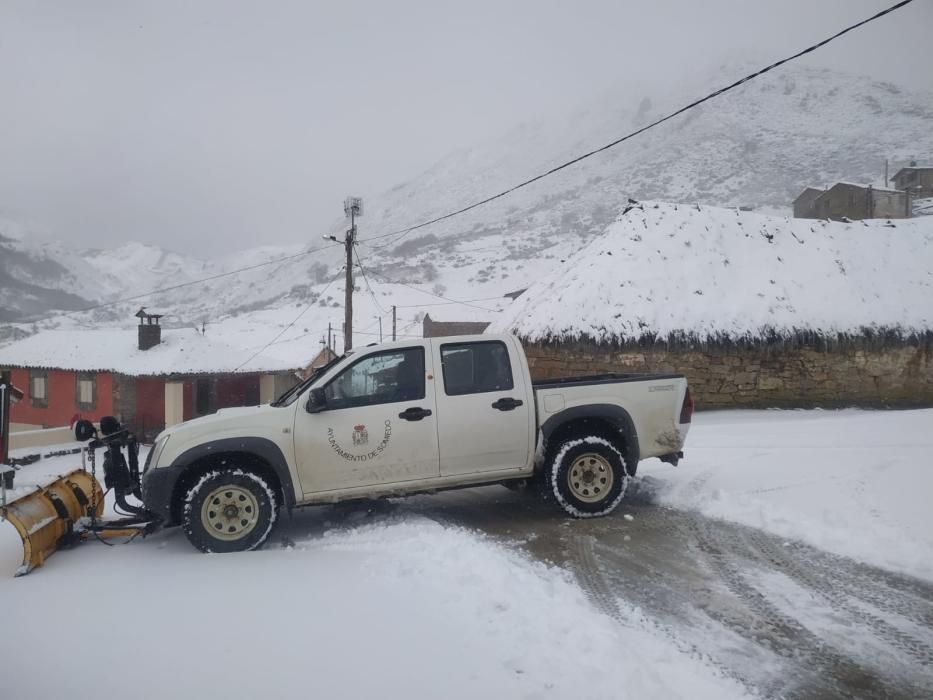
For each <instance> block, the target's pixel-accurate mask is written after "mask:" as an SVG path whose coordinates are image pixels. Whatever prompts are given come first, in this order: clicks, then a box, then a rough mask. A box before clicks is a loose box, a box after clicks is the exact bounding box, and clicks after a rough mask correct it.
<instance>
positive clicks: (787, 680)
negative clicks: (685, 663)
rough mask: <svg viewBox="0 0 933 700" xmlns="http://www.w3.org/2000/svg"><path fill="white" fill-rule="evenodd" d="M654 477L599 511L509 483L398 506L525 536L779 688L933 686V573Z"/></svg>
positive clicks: (547, 557) (759, 681) (601, 591)
mask: <svg viewBox="0 0 933 700" xmlns="http://www.w3.org/2000/svg"><path fill="white" fill-rule="evenodd" d="M643 481H647V482H648V487H647V488H645V487H644V485H643V487H642V488H641V489H639V490H638V491H637V492H636V493H635V494H633V495H632V497H631V498H629V497H627V500H626V502H625V503H624V504H623V506H622V507H621V508H620V511H619V512H617V513H616V514H614V515H612V516H610V517H608V518H603V519H598V520H588V521H568V520H565V519H563V518H562V517H560V516H559V515H557V514H556V513H555V511H554V508H553V506H552V505H550V506H549V505H548V504H544V503H542V502H541V501H539V500H538V499H537V498H535V497H534V496H533V495H532V494H520V493H519V494H516V493H511V492H509V491H506V490H505V489H501V490H498V489H495V488H490V489H473V490H470V491H462V492H457V493H450V494H443V495H441V496H436V497H433V498H431V499H428V498H419V499H413V500H412V501H409V502H407V503H402V504H399V505H395V506H393V507H394V508H398V509H403V510H407V509H413V510H414V511H416V512H419V513H422V514H425V515H428V516H429V517H431V518H435V519H438V520H441V521H442V522H449V523H452V524H458V525H463V526H466V527H471V528H477V529H479V530H481V531H483V532H486V533H489V534H490V535H493V536H495V537H497V538H502V539H503V540H505V541H512V542H517V543H519V545H520V546H521V548H522V549H524V550H526V551H527V552H529V553H530V554H531V555H533V556H535V557H537V558H540V559H542V560H544V561H549V562H553V563H555V564H558V565H561V566H563V567H566V568H567V569H569V570H570V571H572V572H574V574H575V575H576V577H577V579H578V581H579V582H580V584H581V586H582V587H583V588H584V590H586V591H587V593H588V595H589V596H590V598H591V600H593V602H594V603H595V604H596V605H597V606H598V607H599V608H600V609H602V610H603V611H604V612H606V613H607V614H609V615H610V616H612V617H615V618H620V616H619V614H618V611H619V605H620V604H623V603H627V604H634V605H636V606H638V607H639V608H640V609H641V610H642V612H643V613H644V615H645V616H646V617H648V618H649V619H652V620H653V621H654V622H655V623H656V624H658V625H659V626H660V627H661V628H662V629H664V630H665V631H667V632H668V633H669V634H670V636H671V638H672V639H676V640H678V642H679V644H681V645H683V646H685V647H686V648H690V649H693V650H696V651H698V652H700V653H702V654H704V655H706V656H708V657H709V658H710V659H711V660H712V661H713V662H714V663H715V664H716V665H718V666H719V667H720V668H722V669H723V670H724V671H725V672H726V673H728V674H729V675H732V676H734V677H737V678H739V679H740V680H742V681H743V682H745V683H747V684H749V685H750V686H752V687H753V688H756V689H757V690H758V691H759V692H761V693H762V694H763V695H765V696H768V697H800V698H812V697H843V696H857V697H904V698H907V697H930V696H931V695H933V671H931V668H933V584H930V583H927V582H923V581H920V580H917V579H912V578H909V577H905V576H901V575H898V574H893V573H890V572H887V571H884V570H881V569H876V568H873V567H870V566H867V565H865V564H862V563H859V562H856V561H853V560H851V559H846V558H843V557H839V556H836V555H832V554H827V553H825V552H822V551H820V550H817V549H814V548H813V547H810V546H808V545H805V544H801V543H797V542H788V541H786V540H784V539H782V538H778V537H775V536H773V535H769V534H767V533H764V532H762V531H760V530H756V529H753V528H748V527H745V526H742V525H738V524H732V523H728V522H724V521H720V520H714V519H710V518H707V517H705V516H703V515H701V514H699V513H695V512H691V511H680V510H674V509H670V508H666V507H663V506H659V505H658V504H656V503H654V502H653V501H654V499H653V496H652V489H651V488H650V484H651V479H650V478H648V479H643ZM626 516H628V518H631V519H628V518H627V517H626Z"/></svg>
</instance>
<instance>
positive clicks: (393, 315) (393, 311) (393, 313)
mask: <svg viewBox="0 0 933 700" xmlns="http://www.w3.org/2000/svg"><path fill="white" fill-rule="evenodd" d="M392 340H393V342H394V341H395V304H392Z"/></svg>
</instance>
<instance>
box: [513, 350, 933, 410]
mask: <svg viewBox="0 0 933 700" xmlns="http://www.w3.org/2000/svg"><path fill="white" fill-rule="evenodd" d="M525 351H526V353H527V355H528V361H529V365H530V366H531V374H532V377H533V378H534V379H550V378H556V377H566V376H579V375H585V374H599V373H603V372H662V373H680V374H685V375H686V376H687V379H688V380H689V382H690V388H691V393H692V395H693V397H694V399H695V400H696V402H697V407H698V408H699V409H704V408H738V407H749V408H751V407H754V408H767V407H784V408H791V407H795V408H810V407H817V406H819V407H826V408H833V407H841V406H864V407H879V406H890V407H908V406H933V342H931V341H930V340H929V339H927V340H926V341H924V342H922V343H921V344H920V345H919V346H910V345H906V344H905V345H899V346H894V347H890V346H889V347H880V348H868V347H865V346H864V345H862V346H859V344H857V343H856V344H853V345H852V346H849V347H841V348H833V349H819V348H817V347H815V346H812V345H802V346H797V347H789V346H784V347H764V346H762V347H752V348H749V347H739V346H735V345H731V344H728V345H727V344H724V345H710V346H707V347H705V348H703V349H685V350H668V349H666V348H665V347H661V346H656V347H651V348H629V347H612V346H605V345H603V346H598V345H596V344H595V343H586V342H577V343H563V344H526V346H525Z"/></svg>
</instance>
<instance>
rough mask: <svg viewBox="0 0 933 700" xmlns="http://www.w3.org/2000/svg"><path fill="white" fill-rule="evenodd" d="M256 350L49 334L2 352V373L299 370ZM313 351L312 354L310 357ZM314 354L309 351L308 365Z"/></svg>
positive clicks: (173, 333)
mask: <svg viewBox="0 0 933 700" xmlns="http://www.w3.org/2000/svg"><path fill="white" fill-rule="evenodd" d="M255 351H256V349H255V348H254V349H250V348H245V347H234V346H231V345H228V344H226V343H224V342H222V341H220V340H218V339H216V338H212V337H211V336H210V334H208V335H202V334H200V333H198V332H197V331H196V330H194V329H191V328H180V329H166V328H163V329H162V342H161V343H160V344H159V345H156V346H155V347H152V348H150V349H148V350H140V349H139V347H138V335H137V331H136V329H135V328H134V329H133V330H120V329H110V328H105V329H97V330H67V331H64V330H51V331H41V332H39V333H36V334H35V335H31V336H29V337H28V338H24V339H22V340H19V341H16V342H13V343H9V344H8V345H4V346H0V367H30V368H37V369H39V368H43V369H68V370H78V371H112V372H118V373H120V374H127V375H131V376H157V375H169V374H202V373H203V374H220V373H229V372H241V373H247V372H279V371H288V370H295V369H299V368H301V367H303V366H304V365H302V364H301V363H297V364H296V363H295V361H294V358H291V359H288V358H286V359H281V358H277V357H269V356H268V355H262V354H261V355H258V356H256V357H255V358H253V359H252V360H250V361H249V362H248V363H247V364H246V365H244V366H243V367H240V365H241V364H243V363H244V362H246V361H247V360H248V359H249V358H250V356H251V355H252V354H253V353H254V352H255ZM316 351H317V348H314V352H316ZM313 354H314V353H313V352H311V351H309V353H308V357H307V362H306V363H305V364H307V363H310V361H311V359H312V357H313Z"/></svg>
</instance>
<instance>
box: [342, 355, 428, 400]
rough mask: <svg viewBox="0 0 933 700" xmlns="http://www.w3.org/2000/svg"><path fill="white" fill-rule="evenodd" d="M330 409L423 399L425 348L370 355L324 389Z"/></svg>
mask: <svg viewBox="0 0 933 700" xmlns="http://www.w3.org/2000/svg"><path fill="white" fill-rule="evenodd" d="M324 395H325V396H326V397H327V405H328V406H329V407H330V408H350V407H354V406H374V405H377V404H381V403H395V402H397V401H417V400H418V399H423V398H424V349H423V348H420V347H418V348H405V349H404V350H390V351H388V352H380V353H376V354H373V355H369V356H367V357H364V358H363V359H361V360H359V361H358V362H356V363H354V364H352V365H350V366H349V367H347V369H345V370H344V371H343V372H341V373H340V374H339V375H337V376H336V377H335V378H334V379H332V380H331V381H330V382H329V383H328V384H327V386H326V387H324Z"/></svg>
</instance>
